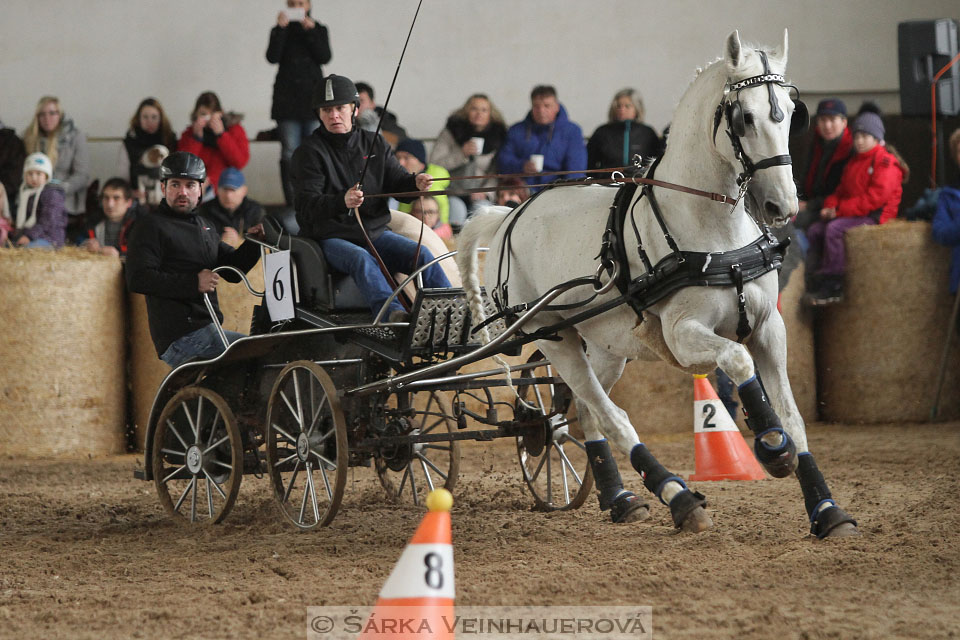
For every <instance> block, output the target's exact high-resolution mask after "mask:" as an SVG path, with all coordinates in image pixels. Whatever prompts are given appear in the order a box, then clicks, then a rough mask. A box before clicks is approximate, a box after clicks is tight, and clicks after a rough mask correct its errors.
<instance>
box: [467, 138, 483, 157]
mask: <svg viewBox="0 0 960 640" xmlns="http://www.w3.org/2000/svg"><path fill="white" fill-rule="evenodd" d="M470 142H472V143H473V144H475V145H477V155H478V156H480V155H483V138H470Z"/></svg>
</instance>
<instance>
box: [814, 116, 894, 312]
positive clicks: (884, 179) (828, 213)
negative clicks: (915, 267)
mask: <svg viewBox="0 0 960 640" xmlns="http://www.w3.org/2000/svg"><path fill="white" fill-rule="evenodd" d="M883 137H884V127H883V121H882V120H881V119H880V116H879V115H877V114H876V113H873V112H871V111H866V112H863V113H861V114H860V115H859V116H857V120H856V122H854V125H853V147H854V150H855V151H856V155H855V156H854V157H853V158H851V159H850V161H849V162H848V163H847V166H846V167H844V170H843V176H842V177H841V178H840V186H839V187H837V190H836V191H834V192H833V193H832V194H830V195H829V196H827V197H826V199H825V200H824V202H823V209H822V210H821V211H820V220H818V221H816V222H814V223H813V224H812V225H810V227H809V229H808V230H807V238H808V239H809V241H810V250H809V252H808V253H807V291H808V292H809V293H808V294H807V297H806V301H807V303H808V304H811V305H814V306H820V305H826V304H833V303H836V302H840V301H841V300H842V299H843V274H844V272H845V271H846V255H845V252H844V245H843V234H845V233H846V232H847V231H848V230H849V229H852V228H854V227H859V226H860V225H864V224H883V223H885V222H887V221H889V220H892V219H893V218H895V217H897V209H898V207H899V206H900V197H901V195H902V194H903V186H902V185H903V182H904V181H905V180H906V177H907V175H909V174H908V171H907V168H906V166H905V165H903V164H902V163H901V161H900V160H899V159H898V158H897V157H896V156H895V155H894V154H893V153H891V152H890V151H889V150H887V148H886V146H885V145H884V142H883Z"/></svg>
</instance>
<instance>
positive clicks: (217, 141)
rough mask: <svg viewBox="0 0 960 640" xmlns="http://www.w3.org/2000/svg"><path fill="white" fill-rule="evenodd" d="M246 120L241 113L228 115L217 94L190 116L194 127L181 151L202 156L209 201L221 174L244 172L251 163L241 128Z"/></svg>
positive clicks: (204, 99)
mask: <svg viewBox="0 0 960 640" xmlns="http://www.w3.org/2000/svg"><path fill="white" fill-rule="evenodd" d="M242 119H243V116H242V115H240V114H238V113H233V112H230V113H227V114H224V113H223V108H222V107H221V106H220V98H218V97H217V94H215V93H214V92H212V91H205V92H203V93H201V94H200V96H199V97H198V98H197V103H196V105H194V107H193V113H191V114H190V121H191V123H192V124H191V125H190V126H189V127H187V128H186V129H185V130H184V132H183V133H182V134H181V135H180V142H179V143H177V151H186V152H188V153H192V154H194V155H196V156H199V157H200V159H201V160H203V163H204V164H205V165H206V167H207V192H208V193H205V195H204V198H203V199H204V200H205V201H206V200H209V199H210V198H211V197H213V194H214V190H215V189H216V186H215V185H216V184H217V182H218V180H219V179H220V172H221V171H223V170H224V169H226V168H227V167H234V168H235V169H243V168H244V167H245V166H247V162H249V161H250V142H249V141H248V140H247V132H246V131H244V130H243V127H242V126H240V121H241V120H242Z"/></svg>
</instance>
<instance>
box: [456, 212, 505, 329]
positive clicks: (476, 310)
mask: <svg viewBox="0 0 960 640" xmlns="http://www.w3.org/2000/svg"><path fill="white" fill-rule="evenodd" d="M509 213H510V209H507V208H506V207H488V208H486V209H484V210H483V211H481V212H480V213H478V214H477V215H475V216H474V217H472V218H471V219H470V221H469V222H468V223H467V224H466V225H465V226H464V227H463V231H461V232H460V238H459V239H458V240H457V267H459V269H460V276H461V277H462V278H463V290H464V293H466V296H467V304H469V305H470V315H471V316H473V318H474V322H475V323H479V322H483V320H484V319H485V317H486V316H485V314H484V312H483V298H482V296H481V295H480V276H479V273H478V272H479V270H480V269H479V262H478V260H477V248H478V247H481V246H485V245H489V244H490V241H491V240H492V239H493V236H494V235H496V233H497V229H499V228H500V225H501V224H503V221H504V220H505V219H506V217H507V215H508V214H509ZM480 333H481V339H482V340H483V342H484V344H486V343H487V342H488V341H489V334H488V333H487V330H486V327H484V328H483V329H481V330H480Z"/></svg>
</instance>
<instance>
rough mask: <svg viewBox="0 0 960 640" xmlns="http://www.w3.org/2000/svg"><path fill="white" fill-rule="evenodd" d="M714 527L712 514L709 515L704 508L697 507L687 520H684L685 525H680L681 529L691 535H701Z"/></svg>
mask: <svg viewBox="0 0 960 640" xmlns="http://www.w3.org/2000/svg"><path fill="white" fill-rule="evenodd" d="M712 526H713V519H711V518H710V514H709V513H707V510H706V509H704V508H703V507H696V508H695V509H694V510H693V511H691V512H690V513H689V514H688V515H687V517H686V518H684V520H683V524H682V525H680V529H681V530H682V531H687V532H689V533H701V532H703V531H706V530H707V529H709V528H710V527H712Z"/></svg>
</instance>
